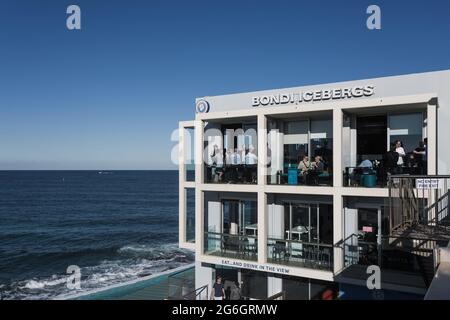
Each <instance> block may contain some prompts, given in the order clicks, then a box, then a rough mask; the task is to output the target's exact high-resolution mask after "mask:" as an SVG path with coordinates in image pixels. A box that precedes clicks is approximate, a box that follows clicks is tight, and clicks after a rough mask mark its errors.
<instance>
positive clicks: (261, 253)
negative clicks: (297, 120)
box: [258, 114, 267, 263]
mask: <svg viewBox="0 0 450 320" xmlns="http://www.w3.org/2000/svg"><path fill="white" fill-rule="evenodd" d="M266 162H267V119H266V116H265V115H263V114H260V115H258V187H259V188H258V262H259V263H265V262H266V261H267V194H266V193H265V192H264V186H265V185H266V184H267V167H266Z"/></svg>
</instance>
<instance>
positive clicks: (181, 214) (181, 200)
mask: <svg viewBox="0 0 450 320" xmlns="http://www.w3.org/2000/svg"><path fill="white" fill-rule="evenodd" d="M178 134H179V140H178V172H179V174H178V244H179V245H180V246H182V244H183V243H184V242H186V191H185V189H184V182H185V181H186V166H185V161H186V159H185V154H186V152H185V147H186V143H185V141H184V140H185V129H184V125H182V124H180V125H179V127H178Z"/></svg>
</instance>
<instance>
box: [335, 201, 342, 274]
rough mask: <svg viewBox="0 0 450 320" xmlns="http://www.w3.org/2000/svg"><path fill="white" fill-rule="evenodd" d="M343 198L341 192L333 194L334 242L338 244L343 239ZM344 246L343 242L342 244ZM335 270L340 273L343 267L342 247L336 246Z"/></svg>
mask: <svg viewBox="0 0 450 320" xmlns="http://www.w3.org/2000/svg"><path fill="white" fill-rule="evenodd" d="M342 205H343V199H342V195H341V193H340V192H336V193H335V194H333V243H334V244H337V243H340V242H341V241H342V240H343V231H342V227H343V226H342V221H343V208H342ZM342 247H343V244H342ZM333 251H334V259H333V262H334V263H333V264H334V267H333V272H334V273H335V274H337V273H339V272H340V271H341V270H342V268H343V257H344V252H343V249H342V248H337V247H335V248H334V250H333Z"/></svg>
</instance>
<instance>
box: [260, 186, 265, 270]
mask: <svg viewBox="0 0 450 320" xmlns="http://www.w3.org/2000/svg"><path fill="white" fill-rule="evenodd" d="M266 261H267V194H266V193H265V192H264V190H262V191H261V190H260V191H258V263H266Z"/></svg>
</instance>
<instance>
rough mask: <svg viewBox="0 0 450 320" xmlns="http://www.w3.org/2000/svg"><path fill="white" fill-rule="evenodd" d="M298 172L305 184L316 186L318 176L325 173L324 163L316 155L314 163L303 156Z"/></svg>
mask: <svg viewBox="0 0 450 320" xmlns="http://www.w3.org/2000/svg"><path fill="white" fill-rule="evenodd" d="M298 170H299V171H300V175H301V177H302V179H303V180H304V182H305V183H306V184H318V179H319V175H320V174H322V173H323V172H324V171H325V162H324V160H323V158H322V156H320V155H316V156H315V157H314V161H310V159H309V157H308V155H304V156H303V157H302V160H301V161H300V163H299V164H298Z"/></svg>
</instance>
